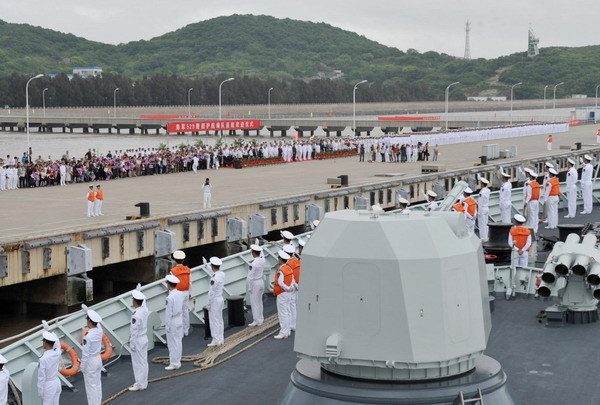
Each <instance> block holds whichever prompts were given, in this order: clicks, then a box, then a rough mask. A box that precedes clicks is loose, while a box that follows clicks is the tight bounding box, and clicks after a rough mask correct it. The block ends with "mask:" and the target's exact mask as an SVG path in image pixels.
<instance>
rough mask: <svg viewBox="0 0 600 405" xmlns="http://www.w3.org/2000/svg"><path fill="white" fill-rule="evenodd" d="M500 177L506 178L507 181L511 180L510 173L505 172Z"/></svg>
mask: <svg viewBox="0 0 600 405" xmlns="http://www.w3.org/2000/svg"><path fill="white" fill-rule="evenodd" d="M500 175H501V176H502V177H506V178H507V179H510V174H508V173H504V172H502V173H500Z"/></svg>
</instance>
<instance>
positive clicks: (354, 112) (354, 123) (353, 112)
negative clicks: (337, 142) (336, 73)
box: [352, 80, 367, 135]
mask: <svg viewBox="0 0 600 405" xmlns="http://www.w3.org/2000/svg"><path fill="white" fill-rule="evenodd" d="M366 82H367V81H366V80H361V81H360V82H358V83H356V84H355V85H354V89H352V130H353V131H354V135H356V89H357V87H358V86H360V85H361V84H363V83H366Z"/></svg>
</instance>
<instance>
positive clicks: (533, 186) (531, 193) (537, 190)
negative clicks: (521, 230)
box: [523, 168, 542, 233]
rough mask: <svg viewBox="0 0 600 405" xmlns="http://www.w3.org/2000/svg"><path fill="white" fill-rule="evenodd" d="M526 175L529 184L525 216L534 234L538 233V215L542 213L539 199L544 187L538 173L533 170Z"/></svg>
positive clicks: (528, 226)
mask: <svg viewBox="0 0 600 405" xmlns="http://www.w3.org/2000/svg"><path fill="white" fill-rule="evenodd" d="M525 174H526V175H527V178H528V182H527V185H526V186H525V188H524V190H525V193H524V194H525V197H524V199H525V209H524V210H523V212H525V216H526V217H527V224H526V226H527V228H530V229H533V231H534V232H536V233H537V231H538V224H539V222H540V221H539V218H538V214H539V212H540V205H539V199H540V194H541V189H542V186H540V183H538V182H537V180H536V179H537V173H536V172H534V171H533V170H532V169H529V168H527V169H525Z"/></svg>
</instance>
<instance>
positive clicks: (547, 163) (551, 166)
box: [546, 162, 554, 169]
mask: <svg viewBox="0 0 600 405" xmlns="http://www.w3.org/2000/svg"><path fill="white" fill-rule="evenodd" d="M546 167H547V168H549V169H552V168H553V167H554V165H553V164H552V163H550V162H546Z"/></svg>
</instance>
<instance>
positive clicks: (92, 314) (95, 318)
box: [87, 309, 102, 323]
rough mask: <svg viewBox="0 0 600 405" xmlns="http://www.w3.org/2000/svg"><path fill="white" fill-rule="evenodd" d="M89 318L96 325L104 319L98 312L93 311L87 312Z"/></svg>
mask: <svg viewBox="0 0 600 405" xmlns="http://www.w3.org/2000/svg"><path fill="white" fill-rule="evenodd" d="M87 316H88V318H90V320H91V321H92V322H95V323H98V322H102V317H101V316H100V314H99V313H98V312H96V311H94V310H93V309H88V310H87Z"/></svg>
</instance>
